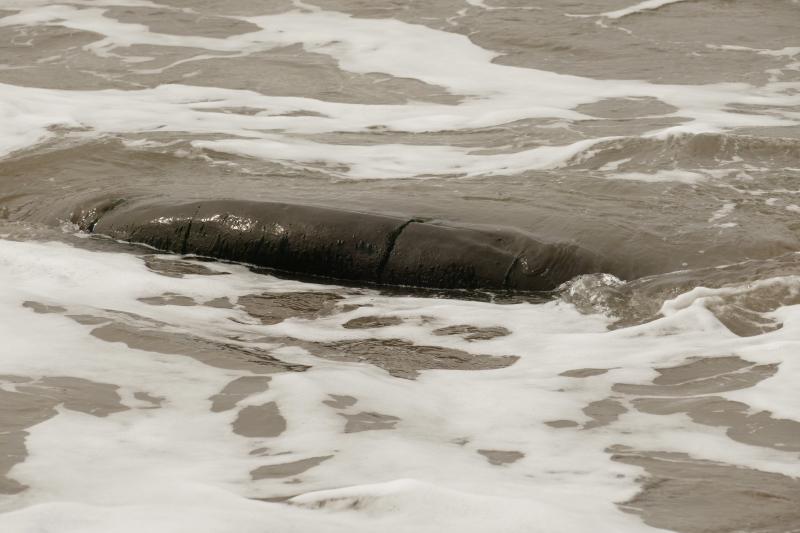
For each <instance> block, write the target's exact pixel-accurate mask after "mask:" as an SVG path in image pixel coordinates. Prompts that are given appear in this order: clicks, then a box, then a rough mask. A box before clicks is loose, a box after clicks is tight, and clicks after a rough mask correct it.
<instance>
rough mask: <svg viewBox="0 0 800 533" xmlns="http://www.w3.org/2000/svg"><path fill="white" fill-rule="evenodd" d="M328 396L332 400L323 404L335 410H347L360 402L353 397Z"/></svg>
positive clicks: (324, 401)
mask: <svg viewBox="0 0 800 533" xmlns="http://www.w3.org/2000/svg"><path fill="white" fill-rule="evenodd" d="M328 396H330V397H331V399H330V400H323V402H322V403H323V404H325V405H327V406H328V407H333V408H334V409H347V408H348V407H350V406H353V405H355V404H356V403H357V402H358V400H357V399H355V398H353V397H352V396H339V395H337V394H329V395H328Z"/></svg>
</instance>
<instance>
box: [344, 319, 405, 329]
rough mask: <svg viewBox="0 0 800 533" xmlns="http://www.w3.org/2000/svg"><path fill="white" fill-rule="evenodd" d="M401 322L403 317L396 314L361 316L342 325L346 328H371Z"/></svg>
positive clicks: (394, 324)
mask: <svg viewBox="0 0 800 533" xmlns="http://www.w3.org/2000/svg"><path fill="white" fill-rule="evenodd" d="M402 323H403V319H402V318H400V317H397V316H362V317H359V318H354V319H353V320H349V321H347V322H345V323H344V324H342V327H343V328H347V329H371V328H385V327H387V326H397V325H399V324H402Z"/></svg>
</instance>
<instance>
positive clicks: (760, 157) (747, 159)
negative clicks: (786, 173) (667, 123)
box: [570, 133, 800, 173]
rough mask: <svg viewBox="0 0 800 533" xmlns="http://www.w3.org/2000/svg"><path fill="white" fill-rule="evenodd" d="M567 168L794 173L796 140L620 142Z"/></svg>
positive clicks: (727, 136)
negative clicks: (792, 171)
mask: <svg viewBox="0 0 800 533" xmlns="http://www.w3.org/2000/svg"><path fill="white" fill-rule="evenodd" d="M570 166H571V167H574V168H575V167H577V168H584V169H588V170H595V171H603V172H614V173H624V172H649V173H652V172H653V169H659V170H677V169H684V170H685V169H695V170H704V169H713V170H719V169H730V170H734V169H745V168H747V169H758V168H764V167H767V168H770V169H776V168H798V167H799V166H800V139H792V138H772V137H754V136H750V135H738V134H733V133H698V134H690V133H681V134H678V135H670V136H668V137H666V138H660V137H625V138H621V139H614V140H609V141H602V142H600V143H598V144H595V145H594V146H592V147H591V148H590V149H588V150H584V151H583V152H581V153H580V154H579V155H577V156H576V157H574V158H573V160H572V161H571V162H570Z"/></svg>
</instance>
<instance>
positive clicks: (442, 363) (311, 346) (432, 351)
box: [302, 339, 519, 379]
mask: <svg viewBox="0 0 800 533" xmlns="http://www.w3.org/2000/svg"><path fill="white" fill-rule="evenodd" d="M302 346H303V347H304V348H306V349H307V350H309V351H310V352H311V353H312V354H313V355H315V356H316V357H322V358H324V359H330V360H332V361H347V362H358V363H370V364H373V365H375V366H377V367H380V368H383V369H384V370H386V371H387V372H389V374H391V375H392V376H395V377H398V378H405V379H415V378H416V377H417V376H418V375H419V372H418V370H433V369H441V370H491V369H497V368H506V367H508V366H511V365H512V364H514V363H515V362H516V361H517V359H519V357H517V356H502V357H493V356H491V355H473V354H470V353H467V352H464V351H461V350H454V349H452V348H442V347H440V346H419V345H415V344H413V343H411V342H408V341H404V340H400V339H364V340H347V341H337V342H328V343H304V344H302Z"/></svg>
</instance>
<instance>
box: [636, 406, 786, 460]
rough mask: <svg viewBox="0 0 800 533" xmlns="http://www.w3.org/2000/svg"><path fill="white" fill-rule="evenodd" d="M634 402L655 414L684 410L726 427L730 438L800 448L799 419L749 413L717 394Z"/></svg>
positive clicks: (698, 420)
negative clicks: (797, 420)
mask: <svg viewBox="0 0 800 533" xmlns="http://www.w3.org/2000/svg"><path fill="white" fill-rule="evenodd" d="M632 404H633V406H634V407H635V408H636V409H638V410H639V411H642V412H643V413H649V414H654V415H672V414H676V413H686V414H687V415H688V416H689V418H691V419H692V420H693V421H694V422H696V423H698V424H703V425H706V426H715V427H725V428H728V429H727V431H726V434H727V435H728V437H730V438H731V439H732V440H735V441H737V442H741V443H744V444H750V445H752V446H766V447H768V448H774V449H776V450H781V451H784V452H800V422H796V421H794V420H788V419H780V418H772V414H771V413H770V412H769V411H761V412H759V413H755V414H752V415H751V414H748V413H749V411H750V406H749V405H747V404H745V403H742V402H733V401H730V400H726V399H725V398H722V397H720V396H703V397H699V398H638V399H636V400H633V401H632Z"/></svg>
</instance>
